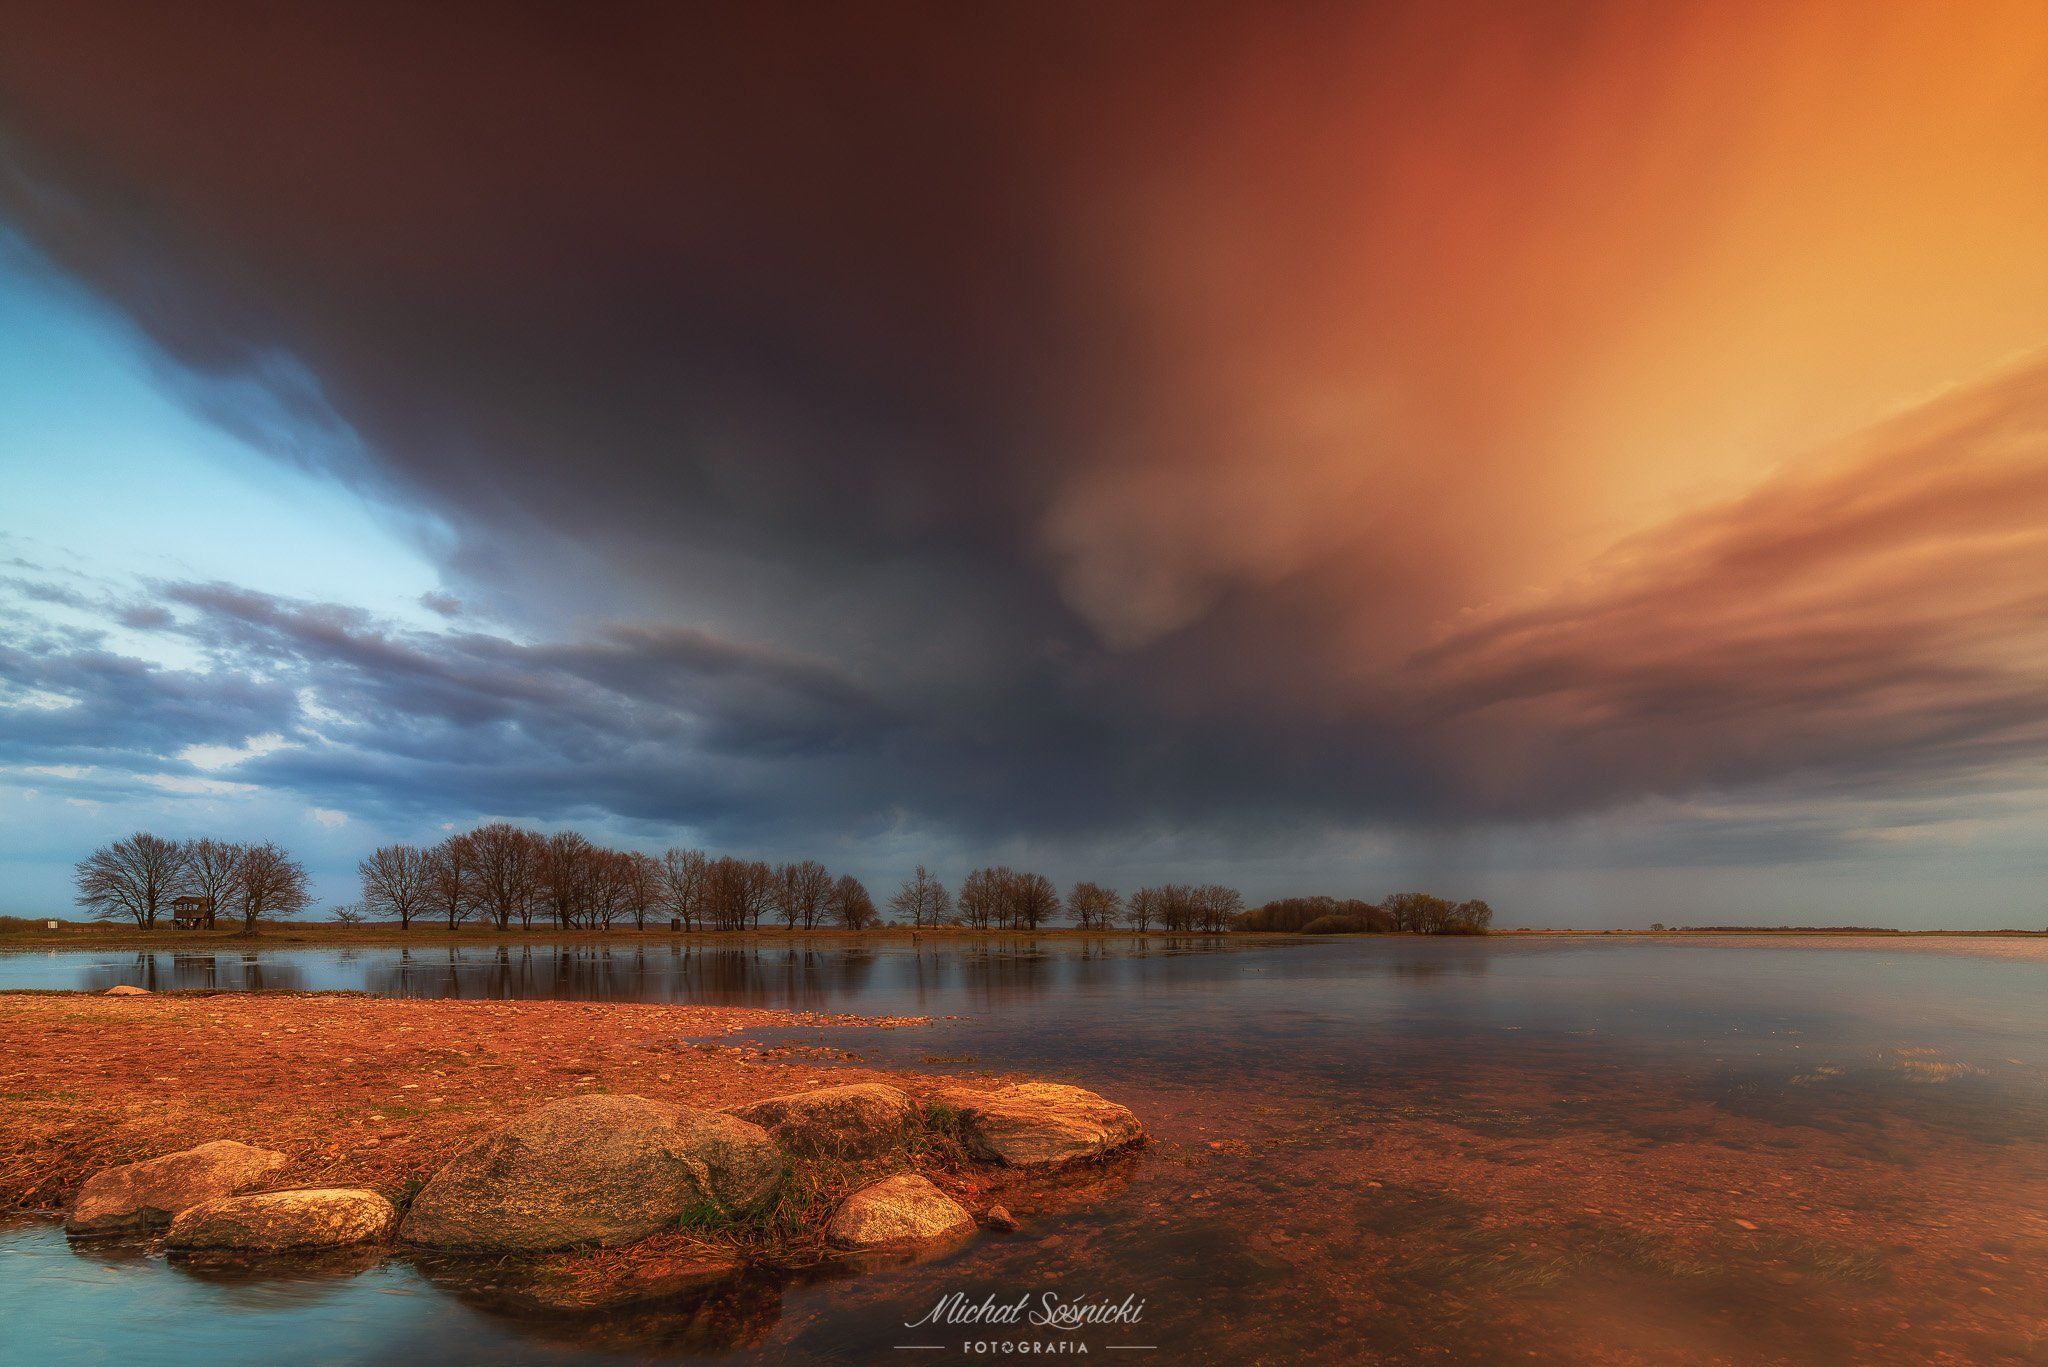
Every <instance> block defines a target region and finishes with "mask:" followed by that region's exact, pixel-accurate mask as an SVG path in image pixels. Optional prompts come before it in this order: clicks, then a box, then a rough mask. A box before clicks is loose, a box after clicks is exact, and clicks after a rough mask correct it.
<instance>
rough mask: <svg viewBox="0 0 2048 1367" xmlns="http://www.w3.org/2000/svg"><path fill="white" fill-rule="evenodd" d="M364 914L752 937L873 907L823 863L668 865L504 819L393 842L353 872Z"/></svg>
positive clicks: (452, 923)
mask: <svg viewBox="0 0 2048 1367" xmlns="http://www.w3.org/2000/svg"><path fill="white" fill-rule="evenodd" d="M357 872H358V873H359V874H360V875H361V877H362V885H363V905H364V907H365V909H366V910H368V911H369V912H370V913H372V914H374V915H378V916H382V917H385V918H387V919H391V920H396V921H397V922H398V923H399V924H400V925H401V926H406V927H410V926H411V925H412V923H413V922H414V921H415V920H417V919H421V918H432V919H435V920H438V921H441V922H444V923H445V924H446V925H447V926H448V927H449V929H451V930H452V929H454V928H455V927H457V926H460V925H461V924H462V923H463V922H465V921H472V920H474V921H488V922H489V923H490V924H492V925H494V926H496V927H497V928H498V929H499V930H507V929H510V928H511V927H512V926H513V925H514V924H517V925H519V926H520V927H521V928H523V929H528V930H530V929H532V928H533V925H534V923H535V921H536V920H538V921H540V922H541V923H543V924H549V923H552V924H553V925H554V926H556V927H557V928H559V929H562V930H609V929H611V928H612V927H613V926H615V925H623V924H625V923H627V922H630V923H631V924H632V925H633V926H634V927H635V928H636V929H640V930H644V929H646V927H647V920H648V918H649V917H650V916H652V917H655V918H657V919H658V920H670V919H673V920H675V921H677V922H680V923H681V925H682V927H683V929H685V930H697V929H708V930H753V929H757V928H759V926H760V924H761V922H762V919H763V918H764V917H770V916H773V917H778V918H780V919H781V921H782V923H783V924H784V925H786V926H789V927H792V928H801V929H804V930H815V929H817V928H818V927H819V926H822V925H838V926H844V927H845V928H846V929H848V930H864V929H866V928H867V927H868V926H870V925H872V924H873V923H874V921H875V903H874V899H873V898H871V897H870V896H868V890H867V889H866V888H865V887H864V886H862V885H861V882H860V880H859V879H857V878H855V877H853V876H852V875H851V874H848V875H846V876H844V877H840V878H834V877H833V876H832V874H831V873H830V872H829V871H828V870H827V869H826V868H825V866H824V865H823V864H820V863H819V862H818V861H817V860H815V859H805V860H802V861H799V862H797V863H791V864H775V865H771V864H768V863H765V862H763V861H761V860H758V859H734V858H731V857H730V856H721V857H719V858H712V857H710V856H708V855H706V854H705V853H704V852H703V851H702V850H685V849H671V850H669V851H668V852H667V853H666V854H664V855H663V856H661V857H660V858H658V859H657V858H656V857H655V856H653V855H650V854H643V853H641V852H640V851H638V850H614V849H607V848H605V847H604V846H602V845H598V844H594V843H592V842H591V841H590V840H589V839H588V838H586V837H585V836H582V835H579V834H577V833H576V832H574V831H558V832H556V833H555V834H553V835H542V834H540V833H539V832H537V831H529V830H525V829H523V828H521V827H518V826H513V825H510V824H509V823H506V822H502V821H500V822H493V823H492V824H490V825H488V826H479V827H478V828H477V829H475V830H473V831H467V832H464V833H463V834H461V835H452V836H450V837H448V838H447V839H446V840H443V841H442V842H441V843H440V844H438V845H432V846H428V847H425V848H422V847H421V846H418V845H385V846H383V847H381V848H380V849H377V850H376V851H374V852H372V853H371V855H370V857H369V858H367V859H365V860H363V862H362V863H361V864H360V865H358V866H357Z"/></svg>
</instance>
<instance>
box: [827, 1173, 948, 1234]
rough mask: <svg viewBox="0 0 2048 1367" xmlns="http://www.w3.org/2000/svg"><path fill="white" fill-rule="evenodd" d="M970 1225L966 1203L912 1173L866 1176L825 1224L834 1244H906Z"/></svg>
mask: <svg viewBox="0 0 2048 1367" xmlns="http://www.w3.org/2000/svg"><path fill="white" fill-rule="evenodd" d="M973 1231H974V1217H973V1216H971V1215H969V1214H968V1213H967V1208H966V1207H965V1206H962V1205H961V1204H960V1203H959V1202H958V1201H955V1200H954V1199H953V1198H952V1197H950V1196H948V1195H946V1193H945V1192H943V1191H940V1190H939V1189H938V1188H937V1187H935V1186H933V1185H932V1184H931V1182H930V1180H929V1179H927V1178H924V1177H920V1176H918V1175H917V1174H915V1173H902V1174H900V1175H898V1176H895V1177H885V1178H883V1179H882V1180H881V1181H879V1182H870V1183H869V1184H868V1185H867V1186H864V1187H862V1188H861V1189H860V1190H859V1191H856V1192H854V1193H853V1194H852V1195H850V1196H848V1197H847V1198H846V1199H845V1200H844V1201H841V1202H840V1203H839V1209H837V1210H835V1211H833V1212H832V1218H831V1220H830V1221H829V1222H827V1224H826V1225H825V1239H826V1241H827V1242H828V1243H830V1244H832V1246H833V1247H835V1248H844V1249H907V1248H919V1247H928V1246H930V1245H933V1244H937V1243H942V1242H947V1241H950V1240H954V1239H958V1238H960V1237H962V1236H964V1235H967V1234H971V1233H973Z"/></svg>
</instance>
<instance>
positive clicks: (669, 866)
mask: <svg viewBox="0 0 2048 1367" xmlns="http://www.w3.org/2000/svg"><path fill="white" fill-rule="evenodd" d="M709 863H710V861H709V860H707V859H706V858H705V857H704V851H702V850H684V849H671V850H670V851H669V852H668V853H667V854H665V855H663V856H662V859H661V882H662V901H663V903H664V904H665V905H666V906H667V907H668V914H669V915H671V916H673V917H675V918H676V919H677V920H679V921H681V922H682V923H683V929H684V930H695V929H696V928H697V922H698V920H699V919H700V918H701V917H702V916H703V914H704V872H705V868H706V866H707V865H708V864H709Z"/></svg>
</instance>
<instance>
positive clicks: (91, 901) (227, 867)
mask: <svg viewBox="0 0 2048 1367" xmlns="http://www.w3.org/2000/svg"><path fill="white" fill-rule="evenodd" d="M73 881H74V882H75V883H76V885H77V888H78V896H77V902H78V905H80V906H82V907H85V908H88V909H89V910H90V911H91V912H92V914H93V916H94V917H95V918H97V919H99V920H102V921H120V920H130V921H133V922H134V923H135V924H136V925H137V926H139V927H141V928H142V929H144V930H148V929H151V928H152V927H154V926H155V925H156V923H157V920H158V918H159V917H161V916H162V915H164V913H165V912H167V911H168V910H169V909H170V905H171V903H172V902H173V901H175V900H176V899H177V898H180V897H204V898H206V899H207V905H208V906H209V907H210V908H211V909H212V912H213V914H214V915H218V916H228V917H232V918H238V919H240V920H241V922H242V924H243V925H244V926H245V927H246V928H248V929H251V930H253V929H255V927H256V923H257V921H259V920H261V919H262V918H264V917H266V916H291V915H294V914H296V913H298V912H300V911H303V910H304V909H305V908H306V907H307V906H308V905H310V904H311V902H312V900H313V898H312V892H311V889H310V887H309V885H308V882H307V879H306V870H305V868H304V867H303V866H301V865H300V863H299V861H298V860H296V859H294V858H292V857H291V855H289V854H287V853H286V852H285V851H284V850H282V849H280V848H279V847H278V846H277V845H275V844H273V843H272V842H270V841H265V842H263V843H262V844H260V845H253V844H251V845H244V844H237V843H235V842H233V841H229V840H214V839H212V838H210V837H209V838H205V839H200V840H165V839H163V838H162V837H161V836H155V835H151V834H150V833H149V832H147V831H138V832H136V833H135V834H134V835H131V836H128V837H126V838H125V839H122V840H116V841H114V842H113V843H112V844H110V845H102V846H101V847H100V848H99V849H96V850H94V851H93V852H92V853H91V854H89V855H87V856H86V857H85V858H84V859H81V860H79V861H78V865H77V871H76V873H75V874H74V875H73Z"/></svg>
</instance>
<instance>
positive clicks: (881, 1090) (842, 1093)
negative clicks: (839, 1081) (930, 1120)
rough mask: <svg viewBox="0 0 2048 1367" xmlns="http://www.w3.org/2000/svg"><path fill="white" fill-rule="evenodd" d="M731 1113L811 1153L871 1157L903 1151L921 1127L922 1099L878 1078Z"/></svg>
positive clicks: (772, 1100)
mask: <svg viewBox="0 0 2048 1367" xmlns="http://www.w3.org/2000/svg"><path fill="white" fill-rule="evenodd" d="M732 1113H733V1114H734V1115H736V1116H738V1117H739V1118H740V1119H742V1120H748V1121H752V1122H753V1123H754V1124H756V1125H759V1126H761V1127H762V1128H763V1129H765V1130H767V1131H768V1133H769V1134H771V1135H773V1136H775V1139H776V1142H778V1143H780V1144H781V1145H782V1146H783V1147H784V1148H785V1149H788V1150H789V1151H790V1152H792V1153H798V1154H802V1155H803V1156H805V1157H806V1158H848V1159H869V1158H880V1157H884V1156H888V1155H900V1154H902V1153H903V1152H904V1151H905V1150H906V1149H908V1148H909V1145H910V1136H911V1134H912V1133H913V1132H914V1130H915V1129H916V1126H917V1103H916V1102H914V1101H912V1100H911V1099H910V1096H909V1094H908V1093H906V1092H903V1091H900V1090H898V1089H897V1088H895V1087H890V1086H887V1085H885V1084H883V1083H879V1082H856V1083H851V1084H848V1085H847V1086H843V1087H820V1088H818V1089H816V1090H815V1091H809V1092H792V1093H790V1094H789V1095H788V1096H771V1097H769V1098H768V1099H767V1100H765V1101H755V1102H751V1103H749V1104H748V1105H745V1106H735V1107H733V1110H732Z"/></svg>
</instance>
